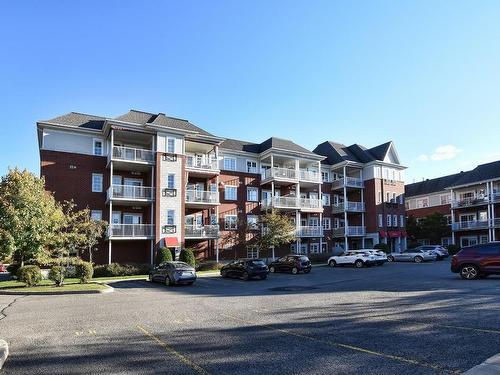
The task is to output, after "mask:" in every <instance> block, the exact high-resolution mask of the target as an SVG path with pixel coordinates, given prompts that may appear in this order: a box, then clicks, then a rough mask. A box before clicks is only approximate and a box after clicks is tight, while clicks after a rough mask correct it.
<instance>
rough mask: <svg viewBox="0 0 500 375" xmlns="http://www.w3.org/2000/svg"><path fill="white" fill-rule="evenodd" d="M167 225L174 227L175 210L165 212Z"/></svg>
mask: <svg viewBox="0 0 500 375" xmlns="http://www.w3.org/2000/svg"><path fill="white" fill-rule="evenodd" d="M167 225H175V210H167Z"/></svg>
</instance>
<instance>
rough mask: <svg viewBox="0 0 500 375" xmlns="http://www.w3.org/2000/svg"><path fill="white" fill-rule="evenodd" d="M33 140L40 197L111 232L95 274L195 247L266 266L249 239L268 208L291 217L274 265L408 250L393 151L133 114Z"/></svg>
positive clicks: (66, 127)
mask: <svg viewBox="0 0 500 375" xmlns="http://www.w3.org/2000/svg"><path fill="white" fill-rule="evenodd" d="M37 130H38V139H39V149H40V163H41V164H40V165H41V175H42V176H44V177H45V180H46V188H47V190H49V191H51V192H53V193H54V195H55V198H56V199H58V200H60V201H63V200H73V201H74V202H75V203H76V204H77V207H79V208H85V207H89V208H90V209H91V212H92V216H93V217H94V218H100V219H104V220H106V221H108V222H109V223H110V225H109V229H108V231H107V233H106V238H105V239H104V240H103V241H102V243H101V244H100V245H99V249H98V251H97V252H94V253H93V259H94V261H95V262H97V263H109V262H120V263H124V262H152V261H153V260H154V254H155V250H156V249H158V248H159V247H161V246H167V247H169V248H175V249H176V250H179V249H180V248H182V247H191V248H193V249H194V250H195V252H196V255H197V257H198V258H203V259H233V258H235V257H242V256H249V257H257V256H266V255H268V254H259V249H258V248H257V247H256V246H255V239H256V235H257V234H258V232H257V229H258V227H257V223H258V221H259V216H260V215H261V214H262V213H263V212H265V211H266V210H268V209H272V208H276V209H279V211H280V212H281V213H282V214H284V215H287V216H289V217H290V219H291V221H292V222H293V223H294V224H295V231H296V236H297V241H296V242H295V243H293V244H291V245H290V246H286V247H283V248H282V249H275V251H276V254H275V255H280V254H285V253H288V252H290V251H293V252H297V253H319V252H326V251H331V250H332V248H334V247H340V248H344V249H351V248H361V247H363V246H372V245H374V244H376V243H378V242H380V241H383V242H386V243H389V244H390V246H391V247H392V248H394V249H400V248H404V247H405V232H404V208H403V207H404V206H403V193H404V185H403V182H402V181H403V170H404V167H403V166H401V165H400V163H399V158H398V156H397V152H396V150H395V148H394V145H393V144H392V143H391V142H389V143H386V144H384V145H380V146H377V147H374V148H372V149H366V148H364V147H362V146H358V145H353V146H349V147H346V146H343V145H340V144H335V143H333V142H325V143H324V144H321V145H319V146H318V147H317V148H316V149H315V150H314V151H313V152H311V151H309V150H307V149H305V148H303V147H302V146H299V145H297V144H296V143H294V142H291V141H289V140H285V139H281V138H276V137H272V138H269V139H267V140H265V141H264V142H262V143H252V142H244V141H240V140H234V139H226V138H222V137H219V136H216V135H213V134H210V133H208V132H206V131H205V130H203V129H201V128H199V127H198V126H196V125H194V124H192V123H191V122H189V121H187V120H183V119H179V118H174V117H170V116H166V115H165V114H163V113H158V114H154V113H147V112H142V111H136V110H131V111H129V112H127V113H125V114H123V115H121V116H118V117H116V118H107V117H101V116H93V115H88V114H82V113H74V112H72V113H69V114H66V115H63V116H59V117H56V118H54V119H51V120H47V121H39V122H38V123H37ZM328 145H330V146H328ZM243 229H244V230H243ZM241 236H245V238H244V239H243V241H242V239H241ZM83 256H87V255H86V254H83Z"/></svg>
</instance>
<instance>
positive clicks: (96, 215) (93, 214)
mask: <svg viewBox="0 0 500 375" xmlns="http://www.w3.org/2000/svg"><path fill="white" fill-rule="evenodd" d="M90 218H91V219H92V220H96V221H99V220H102V211H101V210H92V211H90Z"/></svg>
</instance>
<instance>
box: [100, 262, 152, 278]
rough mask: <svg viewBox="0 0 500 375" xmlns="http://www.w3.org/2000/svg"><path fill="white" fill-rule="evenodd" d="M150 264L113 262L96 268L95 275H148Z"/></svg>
mask: <svg viewBox="0 0 500 375" xmlns="http://www.w3.org/2000/svg"><path fill="white" fill-rule="evenodd" d="M149 268H150V266H149V264H147V263H137V264H119V263H111V264H106V265H101V266H96V267H95V268H94V277H115V276H133V275H146V274H148V273H149Z"/></svg>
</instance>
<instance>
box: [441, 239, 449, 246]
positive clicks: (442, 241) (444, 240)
mask: <svg viewBox="0 0 500 375" xmlns="http://www.w3.org/2000/svg"><path fill="white" fill-rule="evenodd" d="M451 243H452V242H451V237H443V238H441V245H442V246H448V245H451Z"/></svg>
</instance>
